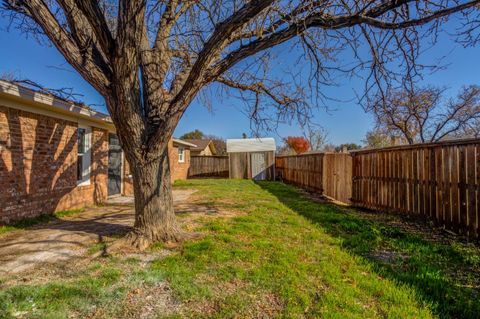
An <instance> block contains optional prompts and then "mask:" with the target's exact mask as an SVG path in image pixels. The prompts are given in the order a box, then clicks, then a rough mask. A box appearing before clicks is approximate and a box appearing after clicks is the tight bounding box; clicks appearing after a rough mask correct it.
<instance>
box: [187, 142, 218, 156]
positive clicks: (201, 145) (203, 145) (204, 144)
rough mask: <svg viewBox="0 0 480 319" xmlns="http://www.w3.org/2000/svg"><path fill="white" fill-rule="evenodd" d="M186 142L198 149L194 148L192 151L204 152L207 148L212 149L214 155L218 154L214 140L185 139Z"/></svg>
mask: <svg viewBox="0 0 480 319" xmlns="http://www.w3.org/2000/svg"><path fill="white" fill-rule="evenodd" d="M184 141H186V142H188V143H192V144H195V145H196V147H193V148H192V149H191V150H192V151H199V152H201V151H203V150H205V149H206V148H207V147H210V150H211V151H212V154H216V153H217V150H216V149H215V145H213V142H212V140H201V139H184Z"/></svg>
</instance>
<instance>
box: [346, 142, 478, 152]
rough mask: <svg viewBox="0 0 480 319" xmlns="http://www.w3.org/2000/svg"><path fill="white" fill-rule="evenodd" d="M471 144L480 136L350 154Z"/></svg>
mask: <svg viewBox="0 0 480 319" xmlns="http://www.w3.org/2000/svg"><path fill="white" fill-rule="evenodd" d="M469 144H480V138H467V139H454V140H447V141H441V142H435V143H417V144H411V145H398V146H389V147H382V148H369V149H362V150H354V151H350V154H352V156H355V155H357V154H367V153H376V152H388V151H397V150H408V149H417V148H434V147H442V146H455V145H469Z"/></svg>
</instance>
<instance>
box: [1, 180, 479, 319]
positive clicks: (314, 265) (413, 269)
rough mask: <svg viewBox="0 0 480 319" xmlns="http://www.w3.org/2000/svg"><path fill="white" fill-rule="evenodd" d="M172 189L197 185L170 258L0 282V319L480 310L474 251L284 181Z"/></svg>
mask: <svg viewBox="0 0 480 319" xmlns="http://www.w3.org/2000/svg"><path fill="white" fill-rule="evenodd" d="M175 187H178V188H195V189H198V192H196V193H195V195H194V196H195V200H194V202H193V203H190V204H191V205H190V206H189V207H190V208H189V209H185V211H182V212H181V216H182V218H180V220H181V221H182V223H184V226H185V227H186V228H189V229H192V228H193V229H192V230H194V231H195V232H197V233H199V234H200V235H201V237H200V238H198V239H196V240H191V241H187V242H185V243H183V244H182V245H180V246H179V247H177V248H175V249H173V250H172V251H167V253H165V248H164V247H163V246H162V245H155V246H154V247H152V249H151V251H150V252H148V253H147V254H137V255H131V256H123V257H120V256H118V257H99V258H97V259H95V260H94V261H92V262H90V263H88V264H86V265H83V266H81V267H80V266H79V267H71V268H70V269H68V270H62V276H57V277H53V276H52V279H51V280H49V281H48V282H35V283H33V282H32V283H31V282H29V281H26V282H24V283H18V282H16V284H14V285H12V284H7V282H8V280H6V281H5V280H4V282H3V286H2V281H1V280H0V289H1V290H0V317H2V318H3V317H5V318H14V317H22V318H64V317H73V318H75V317H77V318H84V317H89V318H122V317H123V318H132V317H135V318H137V317H142V318H184V317H191V318H233V317H236V318H270V317H283V318H378V317H382V318H383V317H389V318H432V317H446V318H448V317H451V318H459V317H471V318H475V317H478V316H479V314H480V310H479V304H478V274H479V273H478V267H479V263H480V253H479V251H478V248H477V247H475V246H471V245H468V244H462V243H455V242H452V243H442V242H433V241H429V240H427V239H425V238H422V237H421V236H420V235H418V234H411V233H409V232H408V230H404V229H400V228H398V227H394V226H392V225H390V224H388V223H386V222H382V221H379V220H375V219H373V218H367V217H368V216H367V215H365V214H364V213H362V212H358V211H356V210H351V209H347V208H339V207H336V206H332V205H329V204H322V203H317V202H314V201H312V200H311V199H308V198H306V197H304V196H303V194H302V193H301V192H300V191H298V190H296V189H295V188H293V187H291V186H287V185H283V184H280V183H272V182H264V183H254V182H252V181H246V180H193V181H185V182H181V183H177V184H176V186H175ZM195 206H198V207H199V211H202V209H203V211H202V213H201V214H199V213H196V212H195V209H192V208H194V207H195ZM222 212H226V213H224V214H222ZM101 249H103V247H96V246H94V247H92V248H91V252H95V251H98V250H101Z"/></svg>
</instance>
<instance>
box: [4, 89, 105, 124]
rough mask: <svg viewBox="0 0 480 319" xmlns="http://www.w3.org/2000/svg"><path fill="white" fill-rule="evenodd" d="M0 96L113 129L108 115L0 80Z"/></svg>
mask: <svg viewBox="0 0 480 319" xmlns="http://www.w3.org/2000/svg"><path fill="white" fill-rule="evenodd" d="M2 95H4V96H7V97H9V98H12V99H17V100H18V99H21V100H22V101H28V102H29V103H30V104H31V105H32V106H35V107H36V108H38V109H39V110H44V111H46V112H53V113H56V114H62V115H66V116H70V117H74V118H79V119H85V120H89V121H92V122H96V123H101V124H102V126H106V127H109V128H111V129H114V126H113V122H112V119H111V118H110V116H109V115H108V114H105V113H102V112H98V111H95V110H93V109H91V108H89V107H87V106H85V105H82V104H79V103H75V102H72V101H68V100H65V99H62V98H59V97H57V96H54V95H50V94H46V93H42V92H37V91H35V90H33V89H30V88H28V87H25V86H22V85H18V84H15V83H12V82H8V81H4V80H0V96H2Z"/></svg>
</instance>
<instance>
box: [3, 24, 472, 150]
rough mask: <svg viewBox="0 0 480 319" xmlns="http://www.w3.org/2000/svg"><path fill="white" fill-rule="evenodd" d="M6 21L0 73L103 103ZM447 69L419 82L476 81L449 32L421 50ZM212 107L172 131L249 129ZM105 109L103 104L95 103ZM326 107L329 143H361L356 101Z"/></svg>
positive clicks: (453, 85) (342, 90)
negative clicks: (431, 45) (73, 90)
mask: <svg viewBox="0 0 480 319" xmlns="http://www.w3.org/2000/svg"><path fill="white" fill-rule="evenodd" d="M6 23H7V21H6V20H5V19H4V18H0V43H2V48H1V49H0V61H1V62H0V74H2V73H13V74H15V75H17V76H18V77H22V78H28V79H31V80H34V81H36V82H38V83H41V84H42V85H45V86H47V87H51V88H59V87H72V88H74V89H75V92H78V93H80V94H83V95H84V96H83V97H82V99H83V100H84V101H85V103H86V104H96V105H102V104H104V102H103V98H102V97H101V96H100V95H99V94H98V93H97V92H96V91H95V90H94V89H93V88H92V87H91V86H90V85H89V84H88V83H86V82H85V81H84V80H83V79H82V78H81V77H80V76H79V75H78V74H76V73H75V71H73V70H72V69H71V67H69V66H68V65H67V64H66V62H65V60H64V59H63V57H62V56H61V55H60V54H59V53H58V52H57V51H56V49H55V48H53V47H47V46H41V45H39V44H38V43H37V42H36V41H35V40H34V39H33V38H26V37H25V35H21V34H19V33H18V32H17V31H16V30H15V29H11V30H10V31H9V32H7V30H6ZM443 56H445V58H444V59H443V60H442V61H443V63H444V64H448V68H447V69H446V70H441V71H438V72H436V73H434V74H430V75H427V76H426V77H425V81H424V83H423V84H425V85H427V84H433V85H438V86H442V87H448V88H449V89H448V90H447V94H449V95H455V94H456V92H457V91H458V89H459V88H461V87H462V86H463V85H469V84H478V85H480V63H478V57H480V48H479V47H477V48H463V47H462V46H460V45H458V44H456V43H455V42H454V41H452V40H451V39H450V38H449V37H448V36H442V38H441V39H440V41H439V43H438V44H437V45H436V46H435V47H434V48H433V49H430V50H428V51H427V52H425V53H424V55H423V59H424V61H426V62H432V61H434V60H435V59H438V58H439V57H443ZM361 86H362V81H361V80H360V79H353V80H350V79H344V80H341V81H340V83H339V85H338V86H337V87H330V88H328V93H329V95H330V96H332V97H335V98H338V99H339V100H342V101H348V100H351V99H352V98H353V97H354V91H353V89H354V88H357V89H358V88H360V87H361ZM212 105H213V112H209V111H207V109H206V108H205V107H203V106H202V105H201V104H200V103H198V102H196V101H195V102H193V103H192V105H191V106H190V107H189V109H188V110H187V111H186V113H185V114H184V116H183V118H182V119H181V121H180V123H179V125H178V127H177V129H176V132H175V135H176V136H180V135H181V134H183V133H185V132H187V131H190V130H193V129H200V130H202V131H203V132H205V133H207V134H215V135H218V136H222V137H224V138H238V137H241V135H242V133H243V132H245V133H247V134H250V122H249V119H248V118H247V116H246V115H244V114H243V113H242V112H241V111H240V110H239V109H241V106H240V104H239V102H238V101H237V100H235V99H223V100H222V101H213V104H212ZM96 108H97V109H98V110H100V111H103V112H106V109H105V108H104V107H101V106H100V107H96ZM329 109H330V110H329V111H327V110H325V109H323V108H320V109H318V110H315V118H314V120H315V122H316V123H318V124H320V125H322V126H323V127H324V128H326V129H327V131H328V132H329V142H330V143H334V144H341V143H349V142H355V143H361V141H362V139H363V138H364V136H365V133H366V132H367V131H368V130H369V129H370V128H371V127H372V125H373V122H372V118H371V116H370V115H368V114H365V113H364V111H363V109H362V108H361V107H360V106H359V105H357V103H356V102H355V100H353V101H348V102H333V101H332V102H331V104H329ZM270 135H273V136H274V137H275V138H276V139H277V140H279V139H280V137H285V136H288V135H301V130H300V129H299V128H298V126H297V125H295V124H293V125H281V126H280V128H279V129H278V135H277V134H270Z"/></svg>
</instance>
